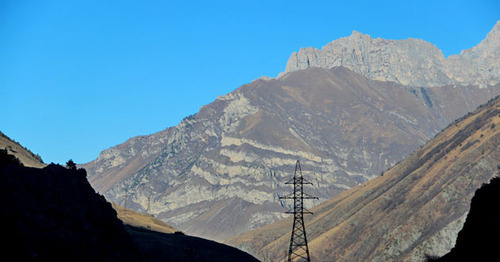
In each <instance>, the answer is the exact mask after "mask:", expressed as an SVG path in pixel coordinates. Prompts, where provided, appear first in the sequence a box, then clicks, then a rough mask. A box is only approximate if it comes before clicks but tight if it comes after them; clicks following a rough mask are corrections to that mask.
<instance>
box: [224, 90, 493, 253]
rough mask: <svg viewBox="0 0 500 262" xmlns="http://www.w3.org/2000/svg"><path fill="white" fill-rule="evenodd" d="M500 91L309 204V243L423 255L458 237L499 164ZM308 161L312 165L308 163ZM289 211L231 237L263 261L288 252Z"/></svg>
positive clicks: (313, 247)
mask: <svg viewBox="0 0 500 262" xmlns="http://www.w3.org/2000/svg"><path fill="white" fill-rule="evenodd" d="M499 125H500V98H498V97H497V98H496V99H494V100H492V101H490V102H489V103H488V104H486V105H485V106H482V107H481V108H479V109H478V110H476V111H475V112H474V114H469V115H468V116H467V117H464V118H463V119H461V120H460V121H456V122H455V123H453V124H451V125H450V126H449V127H448V128H446V129H445V130H444V131H442V132H441V133H440V134H438V135H437V136H436V137H435V138H434V139H432V140H431V141H430V142H428V143H427V144H426V145H424V146H423V147H421V148H420V149H418V150H417V151H415V152H414V153H413V154H411V155H410V156H409V157H408V158H407V159H406V160H404V161H403V162H401V163H399V164H398V165H396V166H394V167H393V168H391V169H390V170H389V171H387V172H385V173H384V174H383V176H381V177H378V178H375V179H373V180H370V181H368V182H367V183H365V184H363V185H360V186H357V187H355V188H352V189H350V190H347V191H344V192H342V193H341V194H339V195H338V196H337V197H335V198H333V199H332V200H330V201H327V202H324V203H322V204H320V205H319V206H317V207H315V208H313V209H312V211H313V212H314V216H311V217H308V218H307V219H306V228H307V232H308V238H309V248H310V252H311V254H312V256H313V257H314V258H316V259H317V260H320V261H334V260H335V261H337V260H338V261H394V260H404V261H422V260H423V259H424V258H425V255H426V254H427V255H431V256H441V255H443V254H445V253H446V252H448V251H449V250H450V249H451V248H452V247H453V245H454V241H455V239H456V237H457V233H458V231H459V230H460V228H461V227H462V225H463V222H464V220H465V217H466V216H467V213H468V211H469V207H470V206H469V203H470V200H471V198H472V196H473V195H474V191H475V190H476V189H478V188H479V187H480V186H481V185H482V184H483V183H487V182H488V181H489V180H490V179H491V178H492V177H494V176H495V174H497V172H498V159H500V132H499V131H498V128H499ZM303 168H304V169H306V168H307V166H305V165H304V166H303ZM290 230H291V219H290V218H288V219H285V220H282V221H279V222H276V223H273V224H270V225H267V226H265V227H263V228H260V229H258V230H255V231H250V232H247V233H244V234H242V235H240V236H238V237H235V238H233V239H230V240H228V241H227V243H229V244H231V245H233V246H237V247H239V248H242V249H243V250H246V251H249V252H250V253H252V254H255V255H256V256H257V257H258V258H260V259H263V260H264V261H279V260H281V259H283V258H284V257H285V255H286V251H287V247H288V244H289V243H288V241H289V237H290V235H289V234H290Z"/></svg>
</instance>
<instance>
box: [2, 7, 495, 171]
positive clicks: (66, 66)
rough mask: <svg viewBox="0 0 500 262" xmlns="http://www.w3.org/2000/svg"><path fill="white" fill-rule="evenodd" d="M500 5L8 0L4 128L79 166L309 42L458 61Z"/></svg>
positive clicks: (280, 63)
mask: <svg viewBox="0 0 500 262" xmlns="http://www.w3.org/2000/svg"><path fill="white" fill-rule="evenodd" d="M499 19H500V1H498V0H491V1H482V0H471V1H456V0H455V1H436V0H434V1H364V0H359V1H346V0H344V1H313V0H308V1H292V0H287V1H281V0H267V1H252V0H248V1H235V0H231V1H215V0H212V1H160V0H141V1H126V0H119V1H118V0H115V1H106V0H85V1H76V0H75V1H70V0H61V1H55V0H44V1H39V0H33V1H25V0H0V130H1V131H2V132H4V133H5V134H6V135H8V136H10V137H11V138H13V139H14V140H17V141H19V142H20V143H21V144H22V145H24V146H26V147H28V148H29V149H31V150H32V151H33V152H34V153H37V154H40V155H41V156H42V159H43V160H44V161H45V162H48V163H50V162H55V163H65V162H66V161H67V160H68V159H70V158H72V159H73V160H74V161H75V162H77V163H84V162H88V161H91V160H93V159H95V158H96V157H97V156H98V154H99V152H100V151H102V150H104V149H106V148H109V147H111V146H114V145H117V144H119V143H122V142H124V141H126V140H127V139H128V138H130V137H133V136H137V135H146V134H151V133H154V132H158V131H160V130H163V129H165V128H167V127H170V126H175V125H177V124H178V123H179V122H180V121H181V120H182V118H184V117H185V116H187V115H190V114H194V113H196V112H197V111H198V110H199V108H200V107H201V106H203V105H205V104H208V103H210V102H212V101H213V100H214V99H215V98H216V97H217V96H218V95H224V94H226V93H229V92H231V91H232V90H234V89H236V88H238V87H239V86H241V85H243V84H246V83H249V82H251V81H252V80H254V79H256V78H259V77H260V76H263V75H267V76H272V77H274V76H276V75H277V74H278V73H279V72H281V71H284V69H285V65H286V62H287V59H288V57H289V56H290V54H291V53H292V52H294V51H298V50H299V49H300V48H301V47H308V46H313V47H318V48H320V47H322V46H324V45H326V44H327V43H329V42H331V41H333V40H335V39H338V38H340V37H345V36H349V35H350V34H351V32H352V30H357V31H359V32H362V33H365V34H369V35H371V36H372V37H381V38H386V39H405V38H410V37H411V38H421V39H424V40H426V41H429V42H431V43H433V44H435V45H437V47H438V48H439V49H441V50H442V51H443V53H444V54H445V56H448V55H451V54H458V53H459V52H460V51H461V50H462V49H468V48H471V47H473V46H475V45H476V44H478V43H479V42H480V41H481V40H482V39H483V38H484V37H485V36H486V34H487V33H488V32H489V31H490V30H491V28H492V27H493V25H494V24H495V22H496V21H497V20H499Z"/></svg>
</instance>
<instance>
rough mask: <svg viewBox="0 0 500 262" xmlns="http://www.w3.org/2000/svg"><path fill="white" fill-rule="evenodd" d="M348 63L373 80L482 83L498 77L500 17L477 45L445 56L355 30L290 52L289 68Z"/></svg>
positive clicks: (419, 43) (415, 42) (413, 42)
mask: <svg viewBox="0 0 500 262" xmlns="http://www.w3.org/2000/svg"><path fill="white" fill-rule="evenodd" d="M338 66H344V67H347V68H349V69H351V70H353V71H354V72H357V73H359V74H362V75H364V76H366V77H368V78H370V79H374V80H382V81H392V82H396V83H400V84H403V85H410V86H423V87H433V86H444V85H465V86H471V85H475V86H480V87H484V86H487V85H492V84H496V83H498V82H499V81H500V21H499V22H497V23H496V25H495V26H494V27H493V29H492V30H491V32H490V33H489V34H488V35H487V37H486V39H484V40H483V41H482V42H481V43H479V44H478V45H477V46H475V47H473V48H471V49H469V50H464V51H462V52H461V53H460V55H451V56H449V57H448V58H445V57H444V55H443V53H442V52H441V50H439V49H438V48H437V47H436V46H435V45H432V44H431V43H429V42H426V41H423V40H420V39H405V40H386V39H381V38H375V39H374V38H371V37H370V36H369V35H365V34H361V33H359V32H357V31H353V33H352V35H351V36H349V37H344V38H341V39H338V40H335V41H333V42H331V43H329V44H327V45H326V46H324V47H323V48H322V49H316V48H312V47H308V48H303V49H301V50H300V51H299V52H294V53H292V55H291V56H290V58H289V60H288V63H287V65H286V70H285V72H283V73H282V74H281V76H282V75H284V74H286V73H290V72H293V71H297V70H302V69H306V68H309V67H321V68H333V67H338Z"/></svg>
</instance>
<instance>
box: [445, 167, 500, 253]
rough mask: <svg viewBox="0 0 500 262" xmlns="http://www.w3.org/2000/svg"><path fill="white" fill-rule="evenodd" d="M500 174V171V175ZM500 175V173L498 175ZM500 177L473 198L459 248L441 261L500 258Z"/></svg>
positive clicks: (456, 245) (461, 232)
mask: <svg viewBox="0 0 500 262" xmlns="http://www.w3.org/2000/svg"><path fill="white" fill-rule="evenodd" d="M499 169H500V168H499ZM499 172H500V171H499ZM497 174H500V173H497ZM499 204H500V177H496V178H493V179H492V180H491V181H490V183H489V184H485V185H483V186H482V187H481V188H480V189H478V190H477V191H476V193H475V194H474V197H473V198H472V202H471V208H470V212H469V214H468V215H467V220H465V224H464V227H463V228H462V230H460V232H459V233H458V238H457V242H456V244H455V247H454V248H453V249H452V250H451V252H450V253H448V254H446V255H445V256H443V257H442V258H440V259H437V261H441V262H447V261H470V262H472V261H493V260H495V259H496V260H498V259H499V258H500V254H499V253H498V236H500V209H499V208H498V206H499Z"/></svg>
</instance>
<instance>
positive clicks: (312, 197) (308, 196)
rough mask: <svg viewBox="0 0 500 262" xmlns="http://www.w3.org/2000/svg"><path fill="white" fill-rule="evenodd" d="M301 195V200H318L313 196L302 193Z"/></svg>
mask: <svg viewBox="0 0 500 262" xmlns="http://www.w3.org/2000/svg"><path fill="white" fill-rule="evenodd" d="M302 194H303V195H302V196H301V197H302V198H303V199H318V198H317V197H315V196H311V195H309V194H306V193H302Z"/></svg>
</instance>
